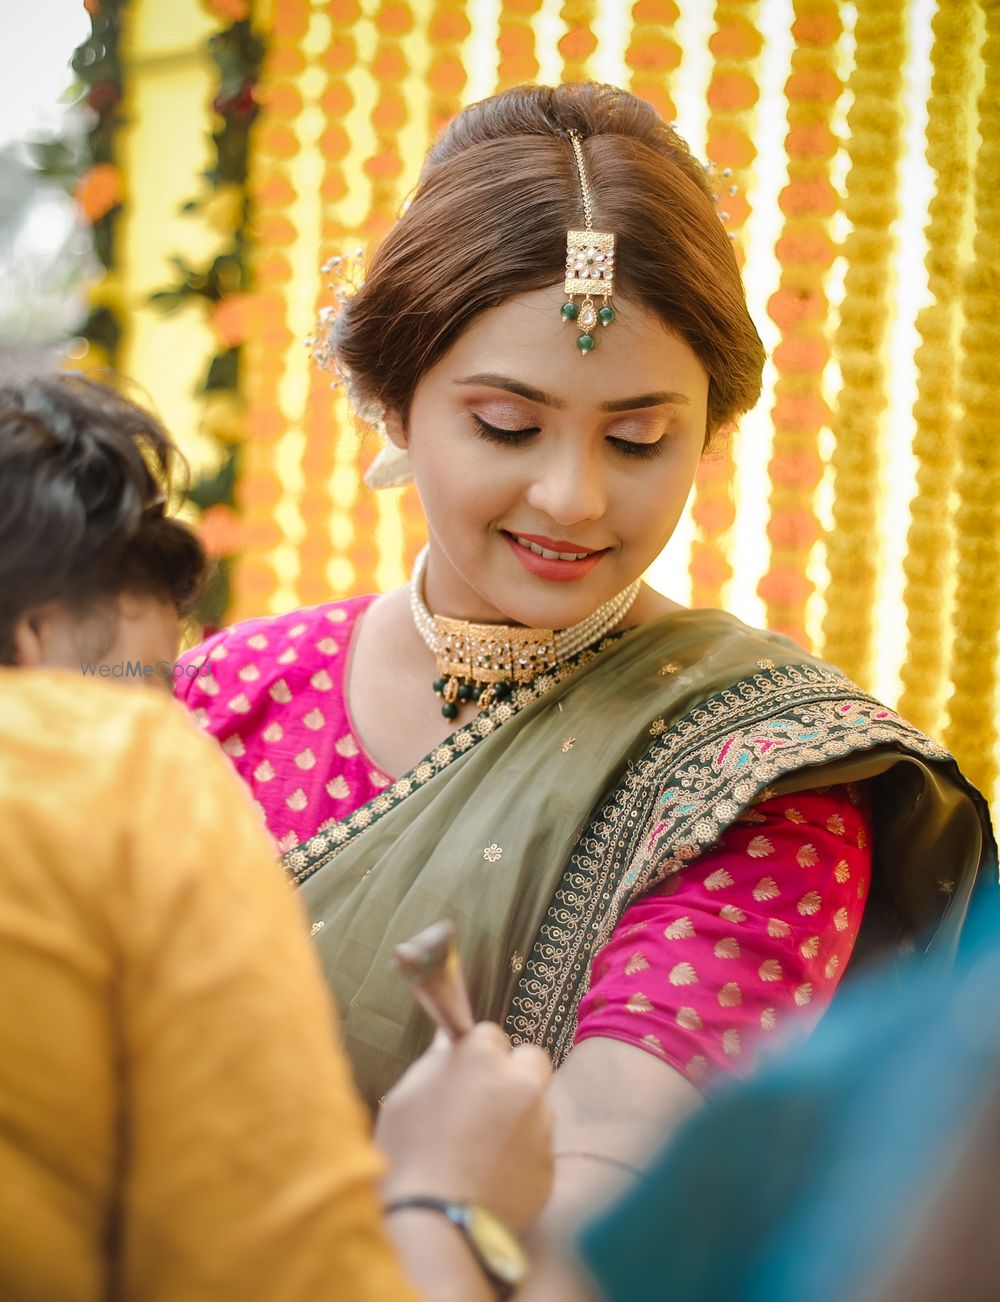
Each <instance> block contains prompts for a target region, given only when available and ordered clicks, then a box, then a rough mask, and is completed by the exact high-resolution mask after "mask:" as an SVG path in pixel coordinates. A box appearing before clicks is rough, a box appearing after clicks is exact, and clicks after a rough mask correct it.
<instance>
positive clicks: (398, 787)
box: [282, 634, 620, 886]
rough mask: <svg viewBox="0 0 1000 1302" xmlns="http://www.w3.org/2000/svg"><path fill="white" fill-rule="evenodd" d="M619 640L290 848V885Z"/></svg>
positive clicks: (500, 707) (475, 723)
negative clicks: (339, 819)
mask: <svg viewBox="0 0 1000 1302" xmlns="http://www.w3.org/2000/svg"><path fill="white" fill-rule="evenodd" d="M619 636H620V635H615V634H612V635H611V636H610V637H607V638H605V639H604V640H603V641H602V642H600V643H598V645H597V646H596V647H591V648H589V649H588V650H586V651H581V652H580V653H579V654H578V655H575V656H573V657H571V658H570V659H569V660H567V661H566V662H565V663H564V664H562V665H559V666H558V667H557V668H556V669H552V670H550V671H549V672H548V673H545V674H542V675H540V676H539V677H538V678H536V679H535V681H534V682H533V683H530V684H529V685H527V686H525V687H518V688H515V690H514V691H513V692H512V694H511V696H510V697H509V699H508V700H506V701H498V702H497V703H496V704H495V705H492V706H490V707H489V708H488V709H486V710H482V711H480V713H479V714H478V715H477V716H476V717H475V718H474V719H472V720H470V721H469V723H466V724H463V726H462V727H461V728H457V729H456V730H455V731H454V732H453V733H452V734H451V736H450V737H447V738H445V740H444V741H443V742H442V743H441V744H440V745H439V746H435V747H434V749H433V750H432V751H430V752H429V753H428V754H427V755H425V756H424V758H423V759H422V760H421V761H420V763H419V764H417V765H415V766H414V767H413V768H412V769H410V771H409V772H408V773H405V774H404V775H403V776H402V777H401V778H398V779H397V780H396V781H395V782H394V783H393V784H392V786H391V787H386V789H385V790H384V791H382V792H380V793H379V794H378V795H377V796H374V797H373V798H372V799H371V800H369V801H368V803H367V804H364V805H361V806H360V807H359V808H358V809H356V810H355V811H354V813H353V814H350V815H349V816H348V817H347V818H345V819H343V820H342V821H341V822H338V823H335V824H334V825H333V826H332V827H328V828H326V829H324V830H323V831H320V832H317V833H316V834H315V836H311V837H310V838H309V840H308V841H305V842H303V844H302V845H300V846H296V848H295V849H294V850H289V851H288V853H287V854H286V855H285V856H284V858H283V860H282V862H283V863H284V865H285V867H286V868H287V869H288V871H289V873H290V874H291V876H292V880H293V883H294V884H295V885H296V886H301V885H302V883H303V882H304V881H306V880H307V878H309V877H312V875H313V874H314V873H317V872H319V870H320V869H321V868H324V867H325V866H326V865H327V864H328V863H330V861H331V860H333V859H334V858H336V856H337V855H338V854H340V852H341V851H342V850H343V849H344V848H345V846H347V845H349V844H350V843H351V842H352V841H353V840H354V839H355V837H357V836H358V835H359V834H360V833H361V832H363V831H365V829H366V828H369V827H371V826H372V825H373V824H374V823H377V822H378V820H379V819H380V818H382V817H383V816H384V815H385V814H387V813H389V811H390V810H392V809H395V808H396V806H397V805H399V804H401V803H402V801H404V800H405V799H406V797H407V796H409V795H412V794H413V792H414V791H418V790H419V789H420V788H421V787H423V786H425V785H426V784H427V783H428V782H429V781H430V780H431V778H433V777H435V776H436V775H437V774H438V773H440V772H441V771H442V770H443V769H446V768H448V766H449V765H451V764H453V763H454V762H455V761H456V760H458V759H460V758H461V757H462V756H463V755H464V754H466V752H467V751H470V750H472V748H473V747H474V746H476V745H478V744H479V742H481V741H483V740H484V739H485V738H487V737H489V736H490V734H491V733H493V732H495V731H496V730H497V728H499V727H501V726H502V725H503V724H504V723H506V722H507V720H508V719H512V718H513V717H514V715H515V714H518V713H519V712H520V711H521V710H522V709H524V707H525V706H526V705H530V704H531V702H532V701H537V700H538V699H539V698H540V697H542V696H544V695H545V694H546V692H550V691H551V690H552V688H553V687H556V686H557V685H558V684H559V683H561V682H563V681H564V680H565V679H566V678H568V677H569V676H570V675H571V674H574V673H576V671H577V670H578V669H582V668H583V667H584V666H586V665H589V664H591V663H592V661H594V660H595V659H596V658H597V656H599V655H600V654H601V652H603V651H605V650H607V648H608V647H610V646H613V645H614V644H615V643H616V642H617V641H618V637H619Z"/></svg>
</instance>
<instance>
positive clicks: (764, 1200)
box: [579, 890, 1000, 1302]
mask: <svg viewBox="0 0 1000 1302" xmlns="http://www.w3.org/2000/svg"><path fill="white" fill-rule="evenodd" d="M985 896H986V898H983V897H981V898H980V900H979V901H978V904H977V907H976V908H975V909H974V912H973V915H972V916H970V918H969V921H968V925H967V928H966V931H965V934H964V936H963V943H962V948H961V951H960V953H959V956H958V960H957V962H955V963H954V964H953V965H952V964H951V963H950V962H949V964H948V965H947V967H946V966H945V964H944V963H943V962H941V961H933V960H932V959H928V958H924V959H923V960H916V959H914V960H912V961H910V962H907V963H904V964H902V965H895V966H893V967H891V968H889V967H886V968H883V969H881V970H879V971H877V972H873V973H872V974H871V975H869V976H867V977H865V978H862V979H859V980H858V981H857V983H856V984H855V985H854V987H853V988H849V989H845V990H843V991H842V993H841V994H840V995H839V996H838V999H837V1000H836V1001H835V1002H834V1006H833V1007H832V1008H831V1010H830V1012H829V1013H828V1014H827V1016H826V1018H825V1019H824V1021H823V1022H822V1023H821V1025H820V1027H819V1028H818V1029H817V1031H816V1032H815V1034H814V1035H813V1037H812V1038H811V1039H810V1040H809V1042H808V1043H807V1044H806V1045H805V1046H804V1047H802V1048H800V1049H798V1050H797V1051H795V1052H793V1053H790V1054H788V1055H786V1056H785V1057H783V1058H782V1059H780V1060H776V1061H774V1062H773V1063H772V1064H770V1065H769V1066H767V1067H766V1068H764V1069H763V1070H762V1071H761V1073H760V1074H759V1075H758V1076H757V1077H756V1079H755V1080H754V1081H752V1082H751V1083H749V1084H739V1085H733V1086H731V1087H729V1088H728V1089H726V1090H725V1091H723V1092H720V1093H719V1094H718V1095H716V1097H715V1098H714V1099H713V1100H712V1102H711V1103H710V1104H709V1105H708V1106H706V1108H705V1109H704V1110H703V1111H701V1112H699V1113H698V1114H697V1115H696V1116H695V1117H693V1118H692V1119H691V1121H690V1122H689V1123H688V1124H687V1125H686V1126H685V1127H684V1128H683V1129H682V1130H681V1131H680V1133H679V1134H678V1135H677V1137H676V1139H675V1140H674V1141H673V1142H672V1143H671V1144H670V1145H669V1146H668V1148H667V1149H666V1150H665V1151H664V1153H663V1154H662V1155H661V1157H660V1159H659V1160H658V1162H657V1164H656V1165H655V1167H654V1168H653V1169H652V1170H651V1171H650V1172H649V1174H648V1175H647V1176H646V1177H645V1178H644V1179H643V1180H642V1181H641V1182H640V1183H639V1184H638V1185H637V1186H636V1187H635V1189H634V1190H633V1191H632V1192H631V1193H630V1194H629V1195H628V1196H627V1197H626V1198H625V1199H624V1200H623V1201H622V1202H621V1203H619V1204H618V1205H617V1206H616V1207H614V1208H613V1209H612V1210H611V1211H610V1212H609V1213H608V1214H606V1215H605V1216H604V1217H603V1218H602V1219H601V1220H599V1221H598V1222H596V1223H595V1224H594V1225H592V1226H591V1227H590V1228H589V1229H588V1230H587V1231H586V1232H585V1233H584V1235H583V1237H582V1239H581V1242H580V1244H579V1250H580V1255H581V1257H582V1260H583V1261H584V1263H585V1264H586V1266H587V1267H588V1268H589V1270H590V1271H591V1273H592V1274H593V1276H594V1278H595V1280H596V1281H597V1283H598V1285H599V1286H600V1287H601V1289H602V1290H603V1292H604V1295H605V1296H606V1297H607V1298H608V1299H610V1300H611V1302H618V1299H621V1302H645V1300H646V1299H649V1300H650V1302H652V1300H653V1299H656V1302H665V1300H669V1302H695V1300H696V1299H697V1302H730V1300H731V1302H781V1300H782V1299H792V1298H808V1299H809V1302H834V1300H835V1299H836V1302H843V1299H844V1298H845V1297H855V1296H857V1295H859V1294H860V1293H862V1292H863V1291H864V1285H865V1282H866V1281H870V1280H872V1279H873V1278H874V1276H875V1275H876V1274H877V1273H878V1271H879V1269H880V1268H881V1267H883V1266H884V1265H885V1264H886V1263H887V1262H888V1261H891V1260H892V1259H893V1257H894V1255H895V1250H896V1248H897V1247H898V1245H899V1244H900V1242H901V1239H902V1237H903V1235H904V1234H905V1233H906V1231H907V1230H908V1229H909V1228H911V1227H912V1223H913V1220H914V1218H915V1217H916V1216H917V1215H918V1214H919V1212H920V1211H921V1209H922V1208H923V1206H924V1202H925V1200H926V1198H927V1197H928V1196H929V1194H930V1192H931V1191H932V1190H933V1188H934V1186H935V1181H936V1179H937V1177H938V1176H939V1174H940V1172H941V1170H942V1167H943V1166H945V1165H946V1163H947V1160H948V1157H949V1155H951V1154H952V1152H953V1151H954V1149H955V1146H956V1143H957V1142H958V1141H959V1139H960V1138H961V1137H962V1136H964V1135H965V1133H966V1132H967V1130H968V1128H969V1127H970V1126H971V1124H972V1122H973V1121H974V1119H975V1117H976V1116H977V1114H978V1112H979V1110H980V1108H981V1107H982V1106H983V1105H984V1103H985V1102H986V1100H987V1098H989V1097H990V1096H991V1094H992V1091H993V1090H994V1089H995V1086H996V1082H997V1080H998V1079H1000V998H998V992H1000V918H998V906H997V903H996V899H995V891H993V890H990V891H988V892H986V893H985Z"/></svg>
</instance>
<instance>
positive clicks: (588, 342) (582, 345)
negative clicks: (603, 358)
mask: <svg viewBox="0 0 1000 1302" xmlns="http://www.w3.org/2000/svg"><path fill="white" fill-rule="evenodd" d="M576 346H577V348H579V350H580V352H581V353H589V352H590V350H591V349H592V348H593V346H594V336H593V335H580V337H579V338H578V339H577V341H576Z"/></svg>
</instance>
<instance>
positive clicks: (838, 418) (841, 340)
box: [823, 0, 907, 687]
mask: <svg viewBox="0 0 1000 1302" xmlns="http://www.w3.org/2000/svg"><path fill="white" fill-rule="evenodd" d="M906 9H907V5H906V0H858V6H857V12H858V18H857V26H856V29H855V34H856V39H857V53H856V57H855V64H854V68H853V70H852V72H851V77H850V88H851V90H852V91H853V92H854V103H853V105H852V106H851V109H850V112H849V113H848V118H847V128H848V153H849V157H850V171H849V173H848V177H847V193H846V197H845V201H844V211H845V213H846V215H847V217H848V218H849V219H850V221H851V223H852V230H851V232H850V234H849V235H848V236H847V238H846V240H845V243H844V248H843V253H844V256H845V257H846V260H847V270H846V275H845V281H844V301H843V304H842V306H841V310H840V321H839V324H838V327H837V333H836V336H835V339H834V352H835V355H836V357H837V360H838V362H839V363H840V370H841V376H842V387H841V390H840V393H839V395H838V398H837V403H836V410H835V413H834V419H833V431H834V434H835V436H836V446H835V449H834V453H833V471H834V489H835V496H834V503H833V528H832V530H831V532H830V536H829V538H828V539H827V563H828V565H829V569H830V587H829V591H828V594H827V598H828V601H827V610H826V618H825V620H824V624H823V637H824V653H825V655H826V656H827V657H828V658H829V659H830V660H832V661H833V663H834V664H836V665H839V666H840V667H841V668H842V669H843V670H844V671H845V672H846V673H847V674H848V675H850V677H852V678H854V679H855V680H856V681H858V682H859V683H860V684H861V685H862V686H864V687H869V686H870V685H871V678H872V669H873V664H872V661H873V649H874V626H873V612H874V609H875V602H876V595H877V581H878V571H877V556H878V551H879V548H878V498H879V493H880V486H879V471H880V459H879V455H878V445H879V438H880V434H881V429H882V423H883V420H882V418H883V416H884V413H885V411H886V407H887V392H886V389H887V369H888V368H887V360H886V339H887V335H888V331H889V323H890V320H891V316H892V297H893V291H892V257H893V247H894V239H893V234H892V224H893V221H894V220H895V218H896V215H897V212H898V207H899V190H898V184H899V163H900V157H901V154H902V144H903V109H902V103H901V96H902V89H903V67H904V62H905V58H906Z"/></svg>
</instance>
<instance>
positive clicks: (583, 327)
mask: <svg viewBox="0 0 1000 1302" xmlns="http://www.w3.org/2000/svg"><path fill="white" fill-rule="evenodd" d="M568 135H569V142H570V144H571V145H572V147H573V157H574V159H575V160H576V170H577V175H578V176H579V178H580V194H581V196H582V198H583V217H584V223H585V225H586V230H582V231H567V232H566V282H565V284H564V285H563V290H564V291H565V294H566V297H567V299H568V300H569V301H568V302H566V303H564V304H563V306H562V319H563V321H564V322H565V321H573V322H575V323H576V327H577V329H578V330H579V332H580V333H579V334H578V335H577V339H576V346H577V348H579V350H580V352H581V353H582V354H583V356H584V357H586V355H587V354H588V353H589V352H590V351H591V350H592V349H593V347H594V344H595V343H596V339H595V336H594V327H595V326H597V325H598V324H600V325H602V326H609V325H610V324H611V322H612V321H613V320H614V319H615V309H614V308H613V307H612V306H611V295H612V294H613V292H614V287H615V237H614V235H612V234H611V233H610V232H609V231H595V230H594V213H593V209H592V207H591V203H590V186H589V185H588V184H587V169H586V167H585V166H584V162H583V146H582V145H581V144H580V134H579V132H577V131H570V132H569V133H568ZM595 294H596V295H598V296H599V297H600V298H602V299H603V300H604V301H603V305H602V306H601V307H600V308H597V307H596V306H595V304H594V295H595ZM581 295H582V296H583V302H582V303H581V304H579V305H578V304H576V303H575V302H574V301H573V300H574V298H575V297H580V296H581Z"/></svg>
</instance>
